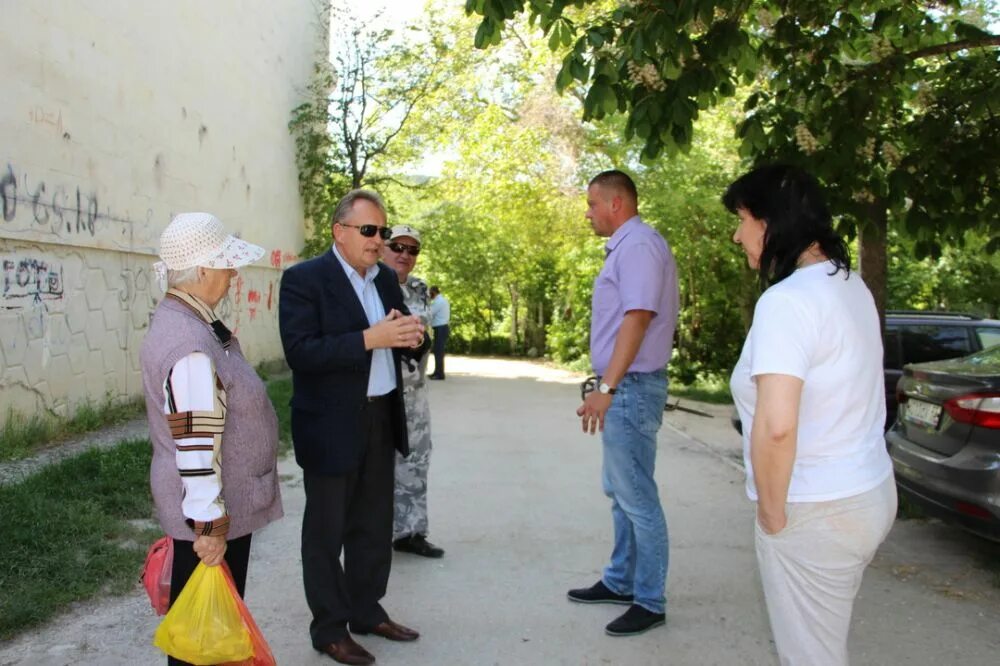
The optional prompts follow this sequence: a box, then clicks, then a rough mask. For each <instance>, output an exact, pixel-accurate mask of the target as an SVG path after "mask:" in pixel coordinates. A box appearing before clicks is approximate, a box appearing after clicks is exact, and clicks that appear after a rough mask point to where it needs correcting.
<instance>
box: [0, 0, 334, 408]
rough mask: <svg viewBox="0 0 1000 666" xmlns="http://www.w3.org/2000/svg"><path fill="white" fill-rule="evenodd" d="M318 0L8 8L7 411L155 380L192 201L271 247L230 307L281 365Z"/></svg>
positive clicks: (0, 287)
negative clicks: (179, 234)
mask: <svg viewBox="0 0 1000 666" xmlns="http://www.w3.org/2000/svg"><path fill="white" fill-rule="evenodd" d="M317 6H318V5H317V4H316V3H315V2H314V1H313V0H284V1H283V2H280V3H271V2H263V1H262V0H254V1H252V2H242V1H239V0H216V1H214V2H199V1H196V0H172V1H171V2H166V3H136V2H127V1H124V0H80V1H77V2H62V1H55V0H33V1H32V2H16V3H4V7H3V21H4V24H5V26H6V30H5V38H4V40H2V41H0V80H3V81H4V82H5V94H4V96H3V103H2V104H0V206H2V210H0V363H2V366H0V410H2V413H0V421H2V420H3V416H4V415H5V414H6V411H7V409H8V408H14V409H17V410H19V411H22V412H28V413H30V412H33V411H38V410H45V411H48V412H51V413H56V414H61V415H67V414H70V413H72V411H73V410H74V409H75V407H76V406H77V405H78V404H79V403H80V402H81V401H83V400H92V401H100V400H103V399H104V397H105V396H108V395H110V396H111V397H113V398H124V397H127V396H131V395H136V394H138V393H139V392H140V390H141V388H140V387H141V381H140V375H139V368H138V361H137V354H138V349H139V344H140V342H141V340H142V336H143V334H144V332H145V330H146V328H147V326H148V321H149V314H150V312H151V311H152V310H153V308H154V307H155V305H156V303H157V302H158V301H159V299H160V298H161V297H162V292H161V291H160V289H159V286H158V285H157V284H156V280H155V277H154V275H153V272H152V264H153V262H154V261H156V256H155V253H156V247H157V242H158V238H159V235H160V233H161V232H162V230H163V228H164V227H165V226H166V224H167V223H168V222H169V221H170V219H171V217H172V216H173V215H174V214H175V213H178V212H182V211H191V210H206V211H210V212H212V213H214V214H215V215H217V216H218V217H219V218H220V219H222V221H223V223H225V225H226V226H227V227H228V228H229V230H230V231H231V232H234V233H237V234H238V235H240V236H241V237H243V238H245V239H247V240H249V241H251V242H254V243H257V244H259V245H262V246H264V247H265V248H267V250H268V253H267V254H266V255H265V258H264V259H263V260H261V261H260V262H258V265H255V266H252V267H247V268H245V269H243V270H242V271H241V274H240V277H239V278H238V279H237V280H235V281H234V286H233V288H232V290H231V292H230V297H229V298H228V299H227V300H226V301H224V302H223V304H222V305H221V307H220V313H221V314H222V316H223V319H224V320H225V321H226V323H227V324H228V325H229V326H230V328H232V329H233V330H234V331H235V332H236V335H237V336H238V337H239V338H240V341H241V344H242V346H243V349H244V351H245V352H246V354H247V356H248V358H249V359H250V361H251V362H252V363H258V362H264V361H271V360H275V359H280V358H281V345H280V340H279V338H278V330H277V317H276V312H277V296H278V293H277V291H278V281H279V279H280V272H281V269H282V268H283V267H284V266H286V265H287V264H288V263H290V262H293V261H295V260H296V256H295V255H296V252H297V250H298V248H300V247H301V246H302V241H303V214H302V207H301V202H300V199H299V195H298V187H297V176H296V167H295V158H294V142H293V139H292V137H291V136H290V135H289V133H288V129H287V124H288V120H289V118H290V113H291V110H292V109H293V108H294V107H295V106H297V105H298V104H299V102H300V101H301V95H302V93H303V91H304V89H305V87H306V86H307V85H308V83H309V80H310V77H311V75H312V71H313V64H314V62H315V61H316V58H317V57H325V54H326V51H327V48H328V46H327V44H326V43H325V41H324V37H325V34H326V32H325V30H323V29H322V28H321V25H320V22H321V19H320V16H319V13H318V12H317Z"/></svg>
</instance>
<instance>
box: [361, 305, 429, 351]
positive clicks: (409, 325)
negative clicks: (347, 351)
mask: <svg viewBox="0 0 1000 666" xmlns="http://www.w3.org/2000/svg"><path fill="white" fill-rule="evenodd" d="M364 337H365V349H386V348H391V347H409V348H411V349H416V348H417V347H419V346H420V345H421V344H422V343H423V341H424V325H423V323H422V322H421V321H420V317H418V316H416V315H404V314H402V313H400V311H399V310H397V309H395V308H393V309H392V310H390V311H389V314H387V315H386V316H385V319H383V320H382V321H380V322H379V323H377V324H375V325H374V326H372V327H371V328H368V329H365V332H364Z"/></svg>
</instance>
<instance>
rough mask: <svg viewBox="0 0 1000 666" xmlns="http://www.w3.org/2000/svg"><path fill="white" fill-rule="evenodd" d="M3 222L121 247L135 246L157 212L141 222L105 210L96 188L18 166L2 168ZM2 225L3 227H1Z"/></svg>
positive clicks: (0, 210) (0, 199) (0, 207)
mask: <svg viewBox="0 0 1000 666" xmlns="http://www.w3.org/2000/svg"><path fill="white" fill-rule="evenodd" d="M0 214H2V224H4V225H5V226H7V228H9V229H11V230H13V231H34V232H38V233H44V234H52V235H54V236H57V237H60V238H74V239H81V238H95V237H97V236H98V235H99V234H100V236H101V239H102V240H105V241H109V242H111V243H113V244H115V245H116V246H118V247H122V248H125V249H134V248H133V247H132V244H133V242H134V240H135V230H136V227H137V226H139V227H141V228H142V229H143V230H145V229H147V228H149V227H150V222H151V220H152V217H153V211H152V210H147V211H146V216H145V219H144V220H143V221H141V222H139V221H136V220H133V219H130V218H129V216H128V215H127V214H126V215H125V216H121V215H117V214H115V213H114V212H112V210H111V207H110V206H107V207H105V208H104V209H103V210H102V209H101V206H100V202H99V200H98V197H97V192H96V191H95V190H89V191H88V189H87V188H86V187H81V186H79V185H76V186H67V185H65V184H61V183H55V184H53V183H49V182H47V181H45V180H41V179H38V180H35V179H33V178H31V177H30V176H29V174H28V173H26V172H18V171H17V169H15V168H14V165H12V164H8V165H7V169H6V170H4V171H0ZM0 228H2V227H0Z"/></svg>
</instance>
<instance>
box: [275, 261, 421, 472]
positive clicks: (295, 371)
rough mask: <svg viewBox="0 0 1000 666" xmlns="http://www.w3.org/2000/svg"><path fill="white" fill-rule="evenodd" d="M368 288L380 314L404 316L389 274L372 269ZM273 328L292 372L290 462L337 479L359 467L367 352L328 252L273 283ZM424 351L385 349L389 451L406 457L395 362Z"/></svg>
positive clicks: (345, 284)
mask: <svg viewBox="0 0 1000 666" xmlns="http://www.w3.org/2000/svg"><path fill="white" fill-rule="evenodd" d="M374 283H375V288H376V290H377V291H378V294H379V297H380V298H381V299H382V305H383V306H384V307H385V311H386V312H389V311H390V310H391V309H393V308H395V309H397V310H399V311H400V312H402V313H404V314H409V310H407V308H406V305H404V303H403V292H402V291H400V289H399V282H398V279H397V276H396V273H395V271H393V270H392V269H391V268H389V267H388V266H386V265H385V264H382V263H380V264H379V273H378V275H377V276H376V277H375V281H374ZM278 323H279V328H280V331H281V344H282V347H284V350H285V359H286V360H287V362H288V366H289V367H290V368H291V369H292V386H293V391H292V399H291V407H292V443H293V445H294V447H295V460H296V462H298V464H299V466H301V467H302V469H304V470H307V471H309V472H312V473H315V474H325V475H330V476H343V475H345V474H348V473H350V472H352V471H354V470H355V469H357V467H358V465H359V464H360V462H361V456H362V453H363V452H364V449H365V443H366V442H365V437H366V435H365V433H364V432H362V428H361V413H362V407H363V406H364V404H365V403H366V401H367V394H368V375H369V372H370V370H371V364H372V352H371V351H365V343H364V336H363V331H364V330H365V329H366V328H369V326H370V324H369V323H368V317H367V316H366V315H365V311H364V308H363V307H362V305H361V302H360V301H359V300H358V296H357V293H356V292H355V291H354V288H353V287H352V286H351V282H350V280H349V279H348V277H347V274H346V273H345V272H344V268H343V266H341V264H340V261H339V260H338V259H337V257H336V256H335V255H334V254H333V250H330V251H328V252H326V253H325V254H323V255H321V256H319V257H316V258H315V259H310V260H308V261H304V262H302V263H300V264H296V265H295V266H292V267H291V268H289V269H288V270H286V271H285V272H284V274H283V275H282V276H281V290H280V300H279V301H278ZM429 346H430V343H429V341H428V340H427V339H426V338H425V339H424V344H423V345H422V346H421V347H420V348H419V349H416V350H410V349H406V350H399V349H393V350H392V357H393V362H394V363H393V365H394V366H395V370H396V387H397V389H398V390H397V391H395V393H394V394H393V396H394V397H393V402H392V404H391V406H390V407H391V412H392V414H393V418H392V423H391V428H392V434H393V440H394V442H395V446H396V450H398V451H399V452H400V453H401V454H403V455H404V456H405V455H408V454H409V451H410V447H409V442H408V439H407V434H406V415H405V412H404V407H403V397H402V387H403V378H402V373H401V371H400V361H401V359H402V357H403V356H406V357H409V358H416V359H419V358H420V357H421V356H423V354H424V353H425V352H426V351H427V349H428V347H429Z"/></svg>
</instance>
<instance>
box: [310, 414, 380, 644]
mask: <svg viewBox="0 0 1000 666" xmlns="http://www.w3.org/2000/svg"><path fill="white" fill-rule="evenodd" d="M392 404H393V402H392V399H391V398H383V399H381V400H377V401H375V402H367V403H365V405H364V406H363V407H362V418H363V419H364V423H363V432H365V433H367V443H366V445H365V451H364V454H363V456H362V458H361V463H360V465H359V466H358V468H357V469H356V470H354V471H353V472H351V473H349V474H346V475H344V476H326V475H322V474H314V473H311V472H309V470H306V471H305V473H304V477H303V480H304V485H305V492H306V507H305V513H304V515H303V517H302V581H303V583H304V584H305V591H306V602H307V603H308V604H309V610H310V611H312V616H313V620H312V623H311V624H310V625H309V633H310V635H311V637H312V642H313V645H314V646H315V647H323V646H325V645H328V644H330V643H333V642H335V641H338V640H340V639H342V638H344V637H345V636H346V635H347V633H348V632H347V623H348V622H350V624H351V629H353V630H359V629H360V630H362V631H363V630H367V629H372V628H374V627H375V626H376V625H378V624H381V623H382V622H384V621H386V620H387V619H388V618H389V616H388V615H387V614H386V612H385V610H384V609H383V608H382V606H381V604H380V603H379V601H380V600H381V599H382V597H384V596H385V590H386V585H387V584H388V582H389V569H390V567H391V565H392V511H393V469H394V467H395V463H396V451H395V446H394V444H393V434H392V420H393V419H394V418H396V416H395V414H394V411H393V409H392ZM330 436H331V437H336V433H331V435H330ZM341 551H343V555H344V561H343V565H341V561H340V555H341Z"/></svg>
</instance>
